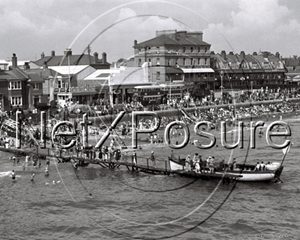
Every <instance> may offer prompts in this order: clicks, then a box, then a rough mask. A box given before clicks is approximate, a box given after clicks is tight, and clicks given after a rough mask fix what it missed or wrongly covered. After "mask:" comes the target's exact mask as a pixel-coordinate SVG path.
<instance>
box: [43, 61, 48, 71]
mask: <svg viewBox="0 0 300 240" xmlns="http://www.w3.org/2000/svg"><path fill="white" fill-rule="evenodd" d="M47 68H48V65H47V62H46V61H45V62H44V64H43V69H47Z"/></svg>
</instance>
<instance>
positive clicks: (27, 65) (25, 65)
mask: <svg viewBox="0 0 300 240" xmlns="http://www.w3.org/2000/svg"><path fill="white" fill-rule="evenodd" d="M28 69H30V66H29V63H28V62H25V63H24V70H28Z"/></svg>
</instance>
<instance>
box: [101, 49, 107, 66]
mask: <svg viewBox="0 0 300 240" xmlns="http://www.w3.org/2000/svg"><path fill="white" fill-rule="evenodd" d="M102 63H107V61H106V53H105V52H104V53H102Z"/></svg>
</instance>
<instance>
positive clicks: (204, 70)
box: [182, 68, 215, 73]
mask: <svg viewBox="0 0 300 240" xmlns="http://www.w3.org/2000/svg"><path fill="white" fill-rule="evenodd" d="M182 71H183V72H184V73H213V72H215V71H214V70H213V69H212V68H182Z"/></svg>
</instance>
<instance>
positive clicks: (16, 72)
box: [0, 68, 28, 80]
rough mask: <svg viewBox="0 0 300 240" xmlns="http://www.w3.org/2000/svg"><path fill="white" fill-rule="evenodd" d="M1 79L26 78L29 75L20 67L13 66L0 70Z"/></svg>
mask: <svg viewBox="0 0 300 240" xmlns="http://www.w3.org/2000/svg"><path fill="white" fill-rule="evenodd" d="M0 79H8V80H14V79H15V80H26V79H28V76H27V75H26V74H25V73H24V72H23V71H22V70H21V69H19V68H13V69H10V70H5V71H0Z"/></svg>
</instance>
